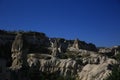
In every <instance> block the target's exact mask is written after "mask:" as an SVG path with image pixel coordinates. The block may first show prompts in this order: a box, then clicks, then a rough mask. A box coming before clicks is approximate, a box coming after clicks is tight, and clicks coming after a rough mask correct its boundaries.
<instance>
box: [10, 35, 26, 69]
mask: <svg viewBox="0 0 120 80" xmlns="http://www.w3.org/2000/svg"><path fill="white" fill-rule="evenodd" d="M26 47H27V46H26V42H25V39H24V37H23V34H21V33H18V34H17V36H16V37H15V40H14V42H13V44H12V49H11V51H12V55H11V57H12V60H13V62H12V66H11V68H12V69H13V70H14V69H20V68H22V67H23V66H24V65H26V57H27V48H26Z"/></svg>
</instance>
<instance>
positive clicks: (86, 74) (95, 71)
mask: <svg viewBox="0 0 120 80" xmlns="http://www.w3.org/2000/svg"><path fill="white" fill-rule="evenodd" d="M116 63H117V61H116V60H114V59H107V60H106V61H104V62H103V63H100V64H87V65H85V66H84V67H83V69H82V71H81V72H79V73H78V75H79V78H78V79H79V80H104V79H105V78H107V76H108V75H109V73H111V68H112V65H113V64H116Z"/></svg>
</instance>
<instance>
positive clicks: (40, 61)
mask: <svg viewBox="0 0 120 80" xmlns="http://www.w3.org/2000/svg"><path fill="white" fill-rule="evenodd" d="M28 56H29V57H28V59H27V61H28V64H29V66H30V67H32V66H37V67H38V68H39V70H40V71H42V72H47V73H49V74H50V73H57V74H58V75H64V76H75V75H76V74H77V71H79V69H81V68H80V64H78V63H77V62H76V61H75V60H72V59H57V58H56V57H53V56H50V55H43V54H42V55H41V54H39V55H37V56H36V55H34V54H29V55H28ZM38 56H39V57H38ZM41 56H46V57H51V58H49V59H45V57H44V58H40V57H41Z"/></svg>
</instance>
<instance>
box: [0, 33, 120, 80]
mask: <svg viewBox="0 0 120 80" xmlns="http://www.w3.org/2000/svg"><path fill="white" fill-rule="evenodd" d="M9 34H10V33H9ZM13 34H14V35H13ZM4 35H7V36H0V48H2V46H5V44H6V43H7V44H12V45H11V46H10V45H9V48H10V49H11V58H12V61H11V63H12V64H11V67H10V69H9V70H10V72H11V74H12V79H11V80H16V79H17V80H33V79H34V78H35V77H36V76H39V77H40V75H39V74H42V73H46V74H47V75H49V74H53V73H55V74H56V75H62V76H65V77H68V76H74V77H75V78H77V79H78V80H103V79H104V78H106V77H107V74H109V73H111V68H112V65H114V64H116V63H117V61H116V60H115V59H114V58H112V57H114V56H115V55H117V54H118V53H119V51H120V47H119V46H117V47H113V48H99V49H97V48H96V46H95V45H94V44H91V43H90V44H88V43H86V42H84V41H80V40H79V39H76V40H65V39H63V38H48V37H46V36H45V34H43V33H34V32H29V33H27V32H22V33H19V34H17V35H16V33H12V35H11V36H9V35H8V33H7V34H6V33H5V32H4ZM15 35H16V36H15ZM14 38H15V39H14ZM4 41H5V42H4ZM3 42H4V43H3ZM5 47H6V46H5ZM6 48H7V47H6ZM10 49H6V50H10ZM4 52H5V50H3V51H2V50H1V53H2V54H1V55H2V56H0V57H2V58H4V57H3V56H5V55H4V54H3V53H4ZM9 52H10V51H9ZM6 54H8V53H6ZM109 55H110V56H109ZM7 59H9V58H7ZM30 74H31V75H33V76H31V75H30ZM16 75H17V78H16ZM38 79H41V78H38ZM52 80H53V79H52Z"/></svg>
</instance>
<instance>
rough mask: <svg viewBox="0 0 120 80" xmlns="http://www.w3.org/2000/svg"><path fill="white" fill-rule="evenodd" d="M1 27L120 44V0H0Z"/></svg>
mask: <svg viewBox="0 0 120 80" xmlns="http://www.w3.org/2000/svg"><path fill="white" fill-rule="evenodd" d="M0 29H5V30H25V31H28V30H33V31H39V32H44V33H46V35H47V36H49V37H63V38H66V39H75V38H79V39H80V40H84V41H86V42H88V43H89V42H92V43H94V44H96V45H97V46H113V45H119V44H120V0H0Z"/></svg>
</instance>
